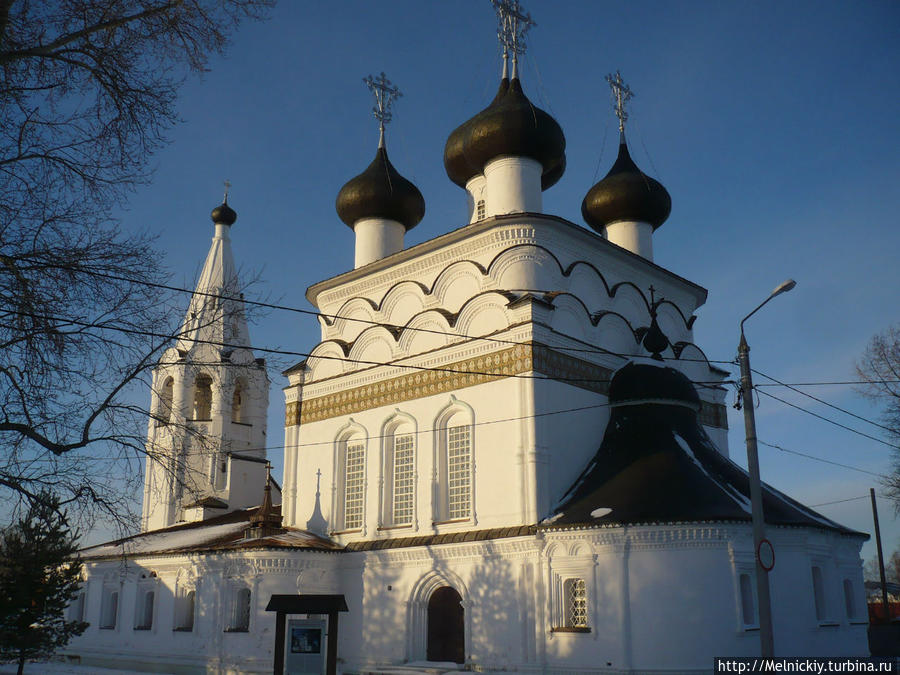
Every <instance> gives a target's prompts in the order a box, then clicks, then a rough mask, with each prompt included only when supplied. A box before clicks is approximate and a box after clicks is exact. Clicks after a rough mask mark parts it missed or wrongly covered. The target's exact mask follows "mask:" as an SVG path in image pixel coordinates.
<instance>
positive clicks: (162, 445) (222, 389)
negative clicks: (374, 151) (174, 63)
mask: <svg viewBox="0 0 900 675" xmlns="http://www.w3.org/2000/svg"><path fill="white" fill-rule="evenodd" d="M228 186H229V184H228V183H227V182H226V194H225V198H224V199H223V201H222V204H220V205H219V206H217V207H216V208H215V209H213V211H212V214H211V217H212V221H213V226H214V234H213V238H212V244H211V245H210V248H209V253H208V254H207V256H206V262H205V263H204V265H203V269H202V271H201V272H200V277H199V279H198V281H197V285H196V288H195V289H194V292H193V294H192V296H191V300H190V304H189V305H188V311H187V313H186V315H185V317H184V320H183V322H182V324H181V327H180V329H179V331H178V337H177V339H176V341H175V344H174V345H173V346H172V347H169V348H168V349H167V350H166V351H165V352H163V355H162V357H161V358H160V360H159V362H158V363H157V365H156V367H155V368H154V369H153V379H152V392H151V417H150V423H149V428H148V432H147V444H146V451H147V469H146V476H145V481H144V503H143V518H142V526H143V529H144V530H145V531H146V530H155V529H158V528H161V527H168V526H170V525H174V524H176V523H179V522H184V521H193V520H203V519H205V518H209V517H212V516H215V515H220V514H222V513H225V512H227V511H233V510H235V509H240V508H246V507H248V506H253V505H255V504H256V503H257V500H258V499H259V490H260V486H262V485H263V483H264V481H265V476H266V468H265V467H266V450H265V448H266V410H267V408H268V403H269V379H268V376H267V375H266V368H265V361H264V360H263V359H257V358H256V357H255V356H254V354H253V351H252V348H251V346H250V334H249V331H248V328H247V317H246V314H245V311H244V299H243V295H242V293H241V288H240V284H239V281H238V275H237V271H236V268H235V264H234V258H233V256H232V252H231V228H232V226H233V225H234V224H235V222H236V221H237V213H236V212H235V211H234V209H232V208H231V206H229V204H228V193H227V187H228Z"/></svg>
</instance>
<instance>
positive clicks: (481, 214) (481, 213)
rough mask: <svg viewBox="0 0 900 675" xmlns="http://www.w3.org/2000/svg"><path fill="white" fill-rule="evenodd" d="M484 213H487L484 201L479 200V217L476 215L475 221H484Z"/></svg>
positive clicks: (477, 212)
mask: <svg viewBox="0 0 900 675" xmlns="http://www.w3.org/2000/svg"><path fill="white" fill-rule="evenodd" d="M484 213H485V208H484V200H483V199H479V200H478V206H477V207H476V214H477V215H476V217H475V220H484Z"/></svg>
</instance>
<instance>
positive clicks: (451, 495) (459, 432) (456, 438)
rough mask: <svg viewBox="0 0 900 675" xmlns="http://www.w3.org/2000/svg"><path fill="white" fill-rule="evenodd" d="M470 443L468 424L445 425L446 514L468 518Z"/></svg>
mask: <svg viewBox="0 0 900 675" xmlns="http://www.w3.org/2000/svg"><path fill="white" fill-rule="evenodd" d="M471 449H472V443H471V438H470V429H469V427H468V426H456V427H447V516H448V518H449V519H450V520H456V519H460V518H468V517H469V514H470V508H471V503H472V459H471Z"/></svg>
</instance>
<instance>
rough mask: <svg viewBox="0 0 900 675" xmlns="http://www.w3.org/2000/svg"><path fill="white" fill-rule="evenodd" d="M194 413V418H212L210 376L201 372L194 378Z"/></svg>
mask: <svg viewBox="0 0 900 675" xmlns="http://www.w3.org/2000/svg"><path fill="white" fill-rule="evenodd" d="M193 412H194V414H193V419H195V420H210V419H212V378H211V377H210V376H209V375H206V374H201V375H198V376H197V379H196V380H194V411H193Z"/></svg>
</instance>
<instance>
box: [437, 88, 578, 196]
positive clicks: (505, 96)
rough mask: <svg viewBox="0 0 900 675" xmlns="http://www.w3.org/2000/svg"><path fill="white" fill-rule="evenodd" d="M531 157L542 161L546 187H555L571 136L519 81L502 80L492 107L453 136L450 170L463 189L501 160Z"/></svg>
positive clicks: (448, 146) (447, 157)
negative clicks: (531, 96) (505, 156)
mask: <svg viewBox="0 0 900 675" xmlns="http://www.w3.org/2000/svg"><path fill="white" fill-rule="evenodd" d="M503 155H511V156H513V157H530V158H531V159H534V160H535V161H538V162H540V163H541V166H542V167H543V171H542V173H541V189H542V190H546V189H547V188H549V187H551V186H552V185H554V184H555V183H556V182H557V181H558V180H559V179H560V178H561V177H562V175H563V172H564V171H565V168H566V137H565V136H564V135H563V132H562V128H560V126H559V124H558V123H557V121H556V120H555V119H553V117H551V116H550V115H549V114H548V113H546V112H544V111H543V110H541V109H540V108H538V107H537V106H535V105H534V104H533V103H532V102H531V101H530V100H528V97H527V96H526V95H525V92H524V91H522V84H521V82H520V81H519V78H517V77H516V78H513V79H512V80H508V79H506V78H503V79H502V80H501V81H500V88H499V89H498V90H497V95H496V96H495V97H494V100H493V101H491V104H490V105H489V106H488V107H487V108H485V109H484V110H482V111H481V112H480V113H478V114H477V115H475V117H473V118H472V119H470V120H468V121H467V122H464V123H463V124H461V125H460V126H458V127H457V128H456V129H454V130H453V132H452V133H451V134H450V136H449V138H448V139H447V144H446V146H445V147H444V168H445V169H446V170H447V175H448V176H449V177H450V180H452V181H453V182H454V183H456V184H457V185H459V186H460V187H465V186H466V183H467V182H469V180H470V179H471V178H472V177H473V176H477V175H478V174H480V173H483V172H484V165H485V164H487V163H488V162H489V161H491V160H492V159H494V158H495V157H500V156H503Z"/></svg>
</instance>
